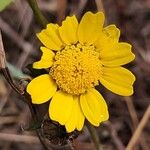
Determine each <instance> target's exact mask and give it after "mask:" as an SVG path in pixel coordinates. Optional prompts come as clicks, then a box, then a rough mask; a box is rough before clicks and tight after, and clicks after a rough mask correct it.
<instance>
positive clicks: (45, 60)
mask: <svg viewBox="0 0 150 150" xmlns="http://www.w3.org/2000/svg"><path fill="white" fill-rule="evenodd" d="M40 49H41V51H42V52H43V54H42V57H41V60H40V61H37V62H35V63H33V68H35V69H43V68H50V67H51V66H52V64H53V59H54V56H55V54H54V53H53V52H52V51H51V50H50V49H48V48H46V47H41V48H40Z"/></svg>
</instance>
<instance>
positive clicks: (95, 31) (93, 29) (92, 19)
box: [78, 12, 104, 45]
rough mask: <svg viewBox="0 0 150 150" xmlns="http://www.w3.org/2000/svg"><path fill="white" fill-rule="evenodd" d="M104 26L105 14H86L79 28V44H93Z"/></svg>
mask: <svg viewBox="0 0 150 150" xmlns="http://www.w3.org/2000/svg"><path fill="white" fill-rule="evenodd" d="M103 24H104V14H103V13H102V12H98V13H96V14H93V13H91V12H87V13H85V15H84V16H83V17H82V19H81V22H80V24H79V28H78V39H79V42H80V43H81V44H88V45H90V44H93V43H94V42H95V41H96V40H97V38H98V36H99V34H100V32H101V31H102V27H103Z"/></svg>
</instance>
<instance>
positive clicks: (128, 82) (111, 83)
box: [100, 67, 135, 96]
mask: <svg viewBox="0 0 150 150" xmlns="http://www.w3.org/2000/svg"><path fill="white" fill-rule="evenodd" d="M134 81H135V76H134V75H133V74H132V73H131V72H130V71H129V70H127V69H125V68H123V67H115V68H106V67H104V68H103V75H102V77H101V79H100V83H101V84H103V85H104V86H105V87H106V88H107V89H109V90H110V91H112V92H114V93H116V94H119V95H123V96H130V95H132V94H133V83H134Z"/></svg>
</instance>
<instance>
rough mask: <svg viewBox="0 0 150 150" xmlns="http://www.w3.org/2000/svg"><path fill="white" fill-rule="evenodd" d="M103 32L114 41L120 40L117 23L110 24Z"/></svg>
mask: <svg viewBox="0 0 150 150" xmlns="http://www.w3.org/2000/svg"><path fill="white" fill-rule="evenodd" d="M103 33H104V34H105V35H106V36H107V38H110V39H111V40H113V41H114V42H118V41H119V37H120V30H119V29H118V28H117V27H116V26H115V25H109V26H107V27H105V28H104V29H103Z"/></svg>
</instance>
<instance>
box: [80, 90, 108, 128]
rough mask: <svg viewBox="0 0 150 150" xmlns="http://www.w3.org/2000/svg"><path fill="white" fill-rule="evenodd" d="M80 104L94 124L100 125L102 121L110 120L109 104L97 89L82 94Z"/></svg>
mask: <svg viewBox="0 0 150 150" xmlns="http://www.w3.org/2000/svg"><path fill="white" fill-rule="evenodd" d="M80 104H81V108H82V111H83V113H84V115H85V117H86V118H87V120H88V121H89V122H90V123H91V124H93V125H94V126H99V124H100V122H102V121H106V120H108V118H109V114H108V108H107V104H106V102H105V100H104V99H103V97H102V95H101V94H100V93H99V92H97V91H96V90H95V89H90V90H88V91H87V92H86V93H85V94H82V95H81V96H80Z"/></svg>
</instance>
